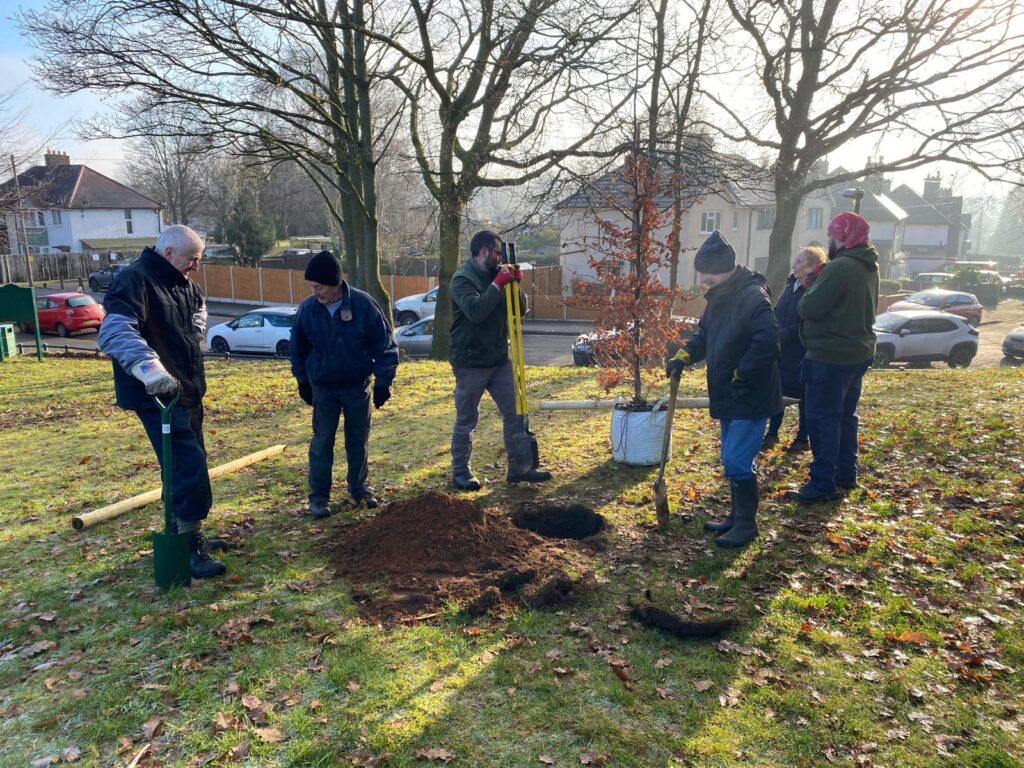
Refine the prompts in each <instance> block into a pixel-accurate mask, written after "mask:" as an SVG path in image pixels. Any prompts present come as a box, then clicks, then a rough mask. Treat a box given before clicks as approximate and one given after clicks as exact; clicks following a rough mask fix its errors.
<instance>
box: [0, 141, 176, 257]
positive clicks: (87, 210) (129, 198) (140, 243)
mask: <svg viewBox="0 0 1024 768" xmlns="http://www.w3.org/2000/svg"><path fill="white" fill-rule="evenodd" d="M17 186H20V188H21V189H20V194H18V192H17V191H16V185H15V182H14V179H13V178H12V179H9V180H7V181H6V182H4V183H3V184H0V210H2V211H3V223H4V225H5V226H6V230H7V242H8V245H9V247H10V250H11V253H13V254H17V255H21V254H22V253H23V250H24V245H23V243H24V241H25V239H27V240H28V251H29V253H30V254H43V253H60V252H72V253H80V252H83V251H90V250H95V251H98V250H118V249H126V250H127V249H139V248H141V247H144V246H146V245H153V244H154V243H155V242H156V237H157V235H159V234H160V203H158V202H157V201H156V200H153V199H152V198H150V197H147V196H146V195H144V194H142V193H141V192H137V191H135V190H134V189H131V188H130V187H126V186H125V185H124V184H121V183H119V182H116V181H114V180H113V179H111V178H108V177H107V176H104V175H103V174H102V173H99V172H98V171H94V170H93V169H92V168H89V167H88V166H85V165H72V164H71V162H70V161H69V159H68V156H67V154H66V153H64V152H52V151H51V152H47V153H46V155H45V164H44V165H36V166H33V167H31V168H29V169H28V170H27V171H24V172H23V173H21V174H19V175H18V185H17ZM15 212H16V213H17V216H18V221H17V229H15ZM22 227H24V229H22Z"/></svg>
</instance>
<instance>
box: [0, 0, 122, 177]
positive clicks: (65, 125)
mask: <svg viewBox="0 0 1024 768" xmlns="http://www.w3.org/2000/svg"><path fill="white" fill-rule="evenodd" d="M44 4H45V3H44V1H43V0H0V16H2V18H0V52H2V53H0V73H2V76H0V90H3V91H7V90H10V89H11V88H14V87H17V86H20V88H19V89H18V95H17V98H18V103H19V106H26V107H28V110H29V111H28V115H27V122H28V125H29V128H30V129H31V130H32V132H33V133H34V134H35V137H36V140H37V142H38V143H44V142H45V143H46V145H47V146H49V147H50V148H52V149H58V150H62V151H64V152H67V153H68V154H69V155H70V156H71V161H72V162H75V163H85V164H86V165H88V166H90V167H92V168H95V169H96V170H97V171H99V172H100V173H105V174H108V175H111V176H116V175H117V171H118V167H119V165H120V163H121V157H122V154H123V152H124V150H123V148H122V143H121V142H118V141H112V140H102V141H89V142H86V141H82V140H81V139H79V138H78V137H77V135H76V129H75V125H74V123H75V122H76V121H81V120H85V119H87V118H88V117H90V116H91V115H93V114H96V113H97V112H100V111H102V110H103V109H104V104H103V101H102V100H101V99H100V97H99V96H97V95H95V94H91V93H79V94H75V95H74V96H67V97H60V96H56V95H54V94H52V93H48V92H46V91H44V90H42V89H41V88H39V87H38V86H36V85H35V83H33V82H32V81H31V77H32V73H31V71H30V69H29V65H28V61H29V59H31V57H32V56H33V54H34V51H33V50H32V48H31V46H29V45H28V44H27V43H26V42H25V40H23V39H22V37H21V35H20V34H19V32H18V28H17V25H16V24H15V23H14V22H13V21H12V20H11V17H12V16H13V15H14V14H15V12H17V11H18V10H34V9H41V8H42V7H43V6H44ZM69 121H70V123H69ZM47 139H48V140H49V141H46V140H47Z"/></svg>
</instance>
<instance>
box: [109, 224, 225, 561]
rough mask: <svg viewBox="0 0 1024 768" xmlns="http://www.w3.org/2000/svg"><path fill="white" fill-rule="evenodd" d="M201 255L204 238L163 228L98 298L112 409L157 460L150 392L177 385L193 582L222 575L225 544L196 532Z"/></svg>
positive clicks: (175, 418)
mask: <svg viewBox="0 0 1024 768" xmlns="http://www.w3.org/2000/svg"><path fill="white" fill-rule="evenodd" d="M202 255H203V241H202V238H200V237H199V235H197V234H196V233H195V232H194V231H193V230H191V229H189V228H188V227H185V226H181V225H178V224H176V225H174V226H171V227H168V228H167V229H165V230H164V231H163V232H162V233H161V234H160V236H159V237H158V238H157V241H156V247H155V248H146V249H145V250H144V251H143V252H142V254H141V255H140V256H139V257H138V258H137V259H136V260H135V261H133V262H132V263H131V264H130V265H129V266H128V267H127V268H126V269H123V270H121V272H119V273H118V274H117V277H115V279H114V281H113V283H112V284H111V286H110V290H108V291H107V294H106V296H105V297H104V299H103V307H104V308H105V309H106V310H107V316H106V318H105V319H104V321H103V324H102V325H101V326H100V332H99V339H98V341H99V346H100V349H102V350H103V351H104V352H105V353H106V354H108V355H109V356H110V358H111V360H112V361H113V365H114V393H115V395H116V398H117V404H118V405H119V406H120V407H121V408H125V409H127V410H131V411H135V413H136V414H138V417H139V420H140V421H141V422H142V426H143V428H144V429H145V430H146V436H147V437H148V438H149V441H150V443H151V444H152V446H153V450H154V451H155V452H156V456H157V460H158V461H159V460H162V451H161V424H160V409H159V408H158V407H157V405H156V403H155V402H154V400H153V395H170V394H173V393H174V392H175V391H177V390H179V388H180V396H179V398H178V404H177V407H176V408H175V409H174V412H173V414H172V419H171V445H172V450H173V454H174V471H173V473H172V479H171V492H172V496H173V510H174V517H175V522H176V524H177V527H178V532H179V533H188V534H191V539H190V542H189V549H190V553H191V558H190V564H191V570H192V577H193V578H196V579H208V578H211V577H213V576H219V575H220V574H222V573H224V571H225V570H226V569H225V566H224V563H222V562H220V561H219V560H215V559H214V558H213V557H211V556H210V549H211V546H212V547H214V548H223V542H222V541H219V540H207V539H206V537H205V536H203V534H202V525H203V520H205V519H206V516H207V515H208V514H209V513H210V507H211V506H212V505H213V495H212V493H211V490H210V475H209V471H208V469H207V465H206V446H205V444H204V442H203V395H204V394H205V393H206V375H205V371H204V369H203V353H202V350H201V349H200V347H199V343H200V341H201V340H202V338H203V335H204V334H205V332H206V301H205V299H204V297H203V292H202V290H201V289H200V288H199V286H198V285H196V284H195V283H194V282H192V280H190V279H189V275H190V274H191V273H192V272H195V271H196V270H197V269H198V268H199V259H201V258H202Z"/></svg>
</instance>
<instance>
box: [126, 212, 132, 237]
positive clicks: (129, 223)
mask: <svg viewBox="0 0 1024 768" xmlns="http://www.w3.org/2000/svg"><path fill="white" fill-rule="evenodd" d="M124 231H125V234H127V235H130V234H132V231H133V230H132V209H131V208H125V209H124Z"/></svg>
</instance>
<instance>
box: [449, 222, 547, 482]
mask: <svg viewBox="0 0 1024 768" xmlns="http://www.w3.org/2000/svg"><path fill="white" fill-rule="evenodd" d="M469 251H470V257H469V258H468V259H466V261H465V262H463V264H462V266H461V267H459V268H458V270H456V272H455V274H454V275H453V276H452V282H451V288H450V291H451V296H452V327H451V332H450V334H451V335H450V338H449V343H448V360H449V361H450V362H451V364H452V371H453V372H454V373H455V426H454V428H453V429H452V483H453V484H454V485H455V487H456V488H458V489H460V490H463V491H478V490H480V488H481V487H482V484H481V483H480V481H479V480H478V479H477V478H475V477H474V476H473V471H472V470H471V469H470V467H469V459H470V455H471V454H472V452H473V430H474V429H476V424H477V420H478V418H479V416H480V398H482V397H483V394H484V391H485V390H486V391H487V392H488V393H490V395H491V399H493V400H494V404H495V405H497V406H498V410H499V411H500V412H501V418H502V425H503V429H504V435H505V452H506V454H508V452H509V451H508V448H509V443H510V438H511V437H512V436H513V435H514V434H516V432H517V430H518V429H519V424H520V422H519V417H518V416H517V414H516V397H515V385H514V383H513V380H512V363H511V362H510V360H509V356H508V327H507V326H508V315H507V311H506V309H505V285H506V284H508V283H510V282H512V281H516V283H517V284H516V286H515V289H516V290H519V286H518V281H519V280H520V278H521V275H520V273H519V269H518V267H517V268H516V269H515V270H512V269H509V268H508V267H499V264H500V263H501V238H500V237H498V235H497V234H495V233H494V232H490V231H487V230H484V231H483V232H477V233H476V234H475V235H473V239H472V240H471V241H470V243H469ZM519 296H520V306H522V307H525V306H526V295H525V294H523V293H522V291H520V294H519ZM506 479H507V480H508V482H510V483H540V482H544V481H545V480H550V479H551V473H550V472H546V471H544V470H538V469H531V470H529V471H528V472H524V473H523V474H514V473H513V472H512V470H511V469H510V470H509V472H508V475H507V477H506Z"/></svg>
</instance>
